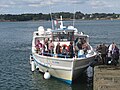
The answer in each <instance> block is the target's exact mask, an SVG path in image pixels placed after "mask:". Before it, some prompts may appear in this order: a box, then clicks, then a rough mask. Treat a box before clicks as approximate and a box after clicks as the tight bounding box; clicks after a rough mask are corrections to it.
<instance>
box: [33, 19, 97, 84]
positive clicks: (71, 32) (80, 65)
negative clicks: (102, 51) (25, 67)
mask: <svg viewBox="0 0 120 90" xmlns="http://www.w3.org/2000/svg"><path fill="white" fill-rule="evenodd" d="M78 40H80V42H81V45H82V46H81V47H82V48H80V46H77V44H78ZM37 41H40V44H41V46H40V47H39V50H38V48H36V45H37ZM46 41H47V43H48V44H49V43H50V41H52V44H53V45H54V47H53V51H52V53H51V52H50V50H49V49H47V46H45V44H46V43H45V42H46ZM83 41H85V42H83ZM71 42H72V43H73V44H72V45H73V53H72V56H71V51H70V43H71ZM58 43H59V44H60V46H61V47H60V53H57V51H56V47H57V44H58ZM84 43H86V44H87V47H89V48H87V49H86V50H85V49H84V48H83V45H84ZM63 46H65V48H66V54H63V53H62V49H63ZM46 49H47V50H46ZM95 56H96V52H95V51H94V50H93V48H92V47H91V45H90V44H89V36H88V35H86V34H84V33H82V32H78V30H77V29H76V28H75V27H74V26H68V27H66V26H64V25H63V22H62V17H61V19H60V27H59V28H55V29H50V28H49V29H47V30H45V29H44V27H43V26H40V27H39V28H38V31H35V32H34V33H33V40H32V60H31V69H32V71H34V70H35V69H36V68H38V69H39V71H40V72H43V73H45V72H47V73H48V74H49V75H51V76H53V77H55V78H58V79H60V80H63V81H65V82H67V83H69V84H72V82H73V80H75V79H76V78H78V77H79V76H80V75H81V73H82V72H83V71H84V70H85V69H86V68H87V67H88V66H89V65H90V64H91V63H92V62H93V60H94V58H95ZM34 66H35V67H34Z"/></svg>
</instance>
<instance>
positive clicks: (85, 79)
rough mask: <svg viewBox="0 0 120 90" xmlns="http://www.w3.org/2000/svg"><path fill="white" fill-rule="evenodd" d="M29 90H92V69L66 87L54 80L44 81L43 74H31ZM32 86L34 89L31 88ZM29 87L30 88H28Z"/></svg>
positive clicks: (89, 68)
mask: <svg viewBox="0 0 120 90" xmlns="http://www.w3.org/2000/svg"><path fill="white" fill-rule="evenodd" d="M31 78H32V79H31V80H32V81H31V83H32V87H31V89H37V90H39V89H42V90H93V89H92V88H93V67H91V66H90V67H88V68H87V70H86V71H85V72H84V73H83V74H82V75H81V76H80V77H79V78H77V79H76V80H75V81H74V83H73V84H72V85H68V84H66V83H64V82H62V81H59V80H58V79H55V78H50V79H49V80H45V79H44V78H43V74H42V73H40V72H39V71H37V72H34V73H32V76H31ZM33 86H34V87H33ZM35 86H36V87H35ZM29 87H30V86H29Z"/></svg>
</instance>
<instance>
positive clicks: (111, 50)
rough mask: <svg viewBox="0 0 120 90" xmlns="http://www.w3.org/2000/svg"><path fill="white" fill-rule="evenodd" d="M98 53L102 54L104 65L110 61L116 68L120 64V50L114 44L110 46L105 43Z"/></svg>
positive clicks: (101, 45)
mask: <svg viewBox="0 0 120 90" xmlns="http://www.w3.org/2000/svg"><path fill="white" fill-rule="evenodd" d="M96 51H97V52H98V53H100V56H101V59H102V64H109V61H111V63H112V64H113V65H115V66H116V65H117V64H118V63H119V62H118V60H119V49H118V47H117V45H116V44H115V43H114V42H113V43H112V44H110V45H108V46H107V45H105V44H104V43H103V44H100V45H99V46H97V48H96Z"/></svg>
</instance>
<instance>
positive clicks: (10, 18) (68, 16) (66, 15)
mask: <svg viewBox="0 0 120 90" xmlns="http://www.w3.org/2000/svg"><path fill="white" fill-rule="evenodd" d="M51 15H52V19H55V20H59V17H60V16H61V15H62V16H63V20H73V19H74V15H75V19H76V20H120V14H115V13H92V14H84V13H81V12H80V11H79V12H76V13H75V14H73V13H70V12H58V13H52V14H51ZM51 15H50V14H42V13H38V14H19V15H12V14H4V15H2V14H1V15H0V22H18V21H41V20H46V21H50V20H51Z"/></svg>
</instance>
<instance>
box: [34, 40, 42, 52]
mask: <svg viewBox="0 0 120 90" xmlns="http://www.w3.org/2000/svg"><path fill="white" fill-rule="evenodd" d="M35 48H36V53H38V54H41V53H42V52H41V50H42V43H40V41H39V40H37V44H36V45H35Z"/></svg>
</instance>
